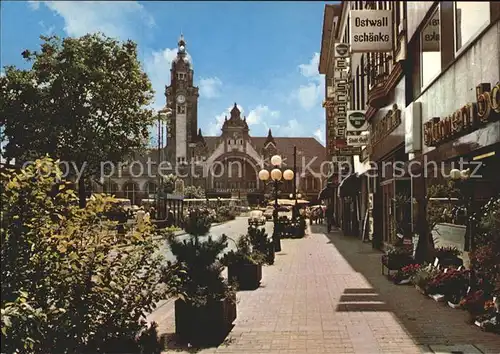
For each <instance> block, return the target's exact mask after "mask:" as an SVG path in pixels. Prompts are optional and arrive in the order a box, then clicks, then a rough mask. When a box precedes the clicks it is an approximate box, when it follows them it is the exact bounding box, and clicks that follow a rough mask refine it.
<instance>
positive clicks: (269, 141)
mask: <svg viewBox="0 0 500 354" xmlns="http://www.w3.org/2000/svg"><path fill="white" fill-rule="evenodd" d="M268 144H273V145H276V142H275V141H274V137H273V133H272V132H271V128H269V131H268V133H267V138H266V142H265V143H264V146H267V145H268Z"/></svg>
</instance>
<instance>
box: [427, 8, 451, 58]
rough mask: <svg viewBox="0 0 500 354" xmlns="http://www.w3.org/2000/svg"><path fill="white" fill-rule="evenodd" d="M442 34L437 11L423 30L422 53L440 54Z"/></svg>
mask: <svg viewBox="0 0 500 354" xmlns="http://www.w3.org/2000/svg"><path fill="white" fill-rule="evenodd" d="M457 10H458V9H457ZM440 32H441V29H440V26H439V11H436V12H435V13H434V15H433V16H432V18H431V19H430V20H429V22H428V23H427V25H426V26H425V27H424V29H423V30H422V52H439V51H440V50H441V40H440V35H439V33H440Z"/></svg>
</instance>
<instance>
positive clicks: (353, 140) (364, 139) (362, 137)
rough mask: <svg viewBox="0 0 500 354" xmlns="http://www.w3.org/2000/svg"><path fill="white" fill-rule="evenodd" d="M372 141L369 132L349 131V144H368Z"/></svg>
mask: <svg viewBox="0 0 500 354" xmlns="http://www.w3.org/2000/svg"><path fill="white" fill-rule="evenodd" d="M369 143H370V136H369V135H368V134H356V133H355V132H347V145H348V146H366V145H368V144H369Z"/></svg>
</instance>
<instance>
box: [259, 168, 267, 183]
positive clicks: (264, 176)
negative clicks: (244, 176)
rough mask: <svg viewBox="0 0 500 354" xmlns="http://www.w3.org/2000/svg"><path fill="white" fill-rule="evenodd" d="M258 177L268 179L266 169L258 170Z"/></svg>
mask: <svg viewBox="0 0 500 354" xmlns="http://www.w3.org/2000/svg"><path fill="white" fill-rule="evenodd" d="M259 179H260V180H261V181H267V180H268V179H269V171H268V170H260V171H259Z"/></svg>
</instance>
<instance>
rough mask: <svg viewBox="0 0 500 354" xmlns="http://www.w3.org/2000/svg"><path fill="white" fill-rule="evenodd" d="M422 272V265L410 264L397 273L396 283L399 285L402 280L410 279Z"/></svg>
mask: <svg viewBox="0 0 500 354" xmlns="http://www.w3.org/2000/svg"><path fill="white" fill-rule="evenodd" d="M419 270H420V264H409V265H407V266H405V267H403V268H401V269H400V270H398V272H397V273H396V275H395V276H394V282H395V283H399V282H401V281H402V280H406V279H410V280H411V278H412V277H413V276H414V275H415V274H416V273H417V272H418V271H419Z"/></svg>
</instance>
